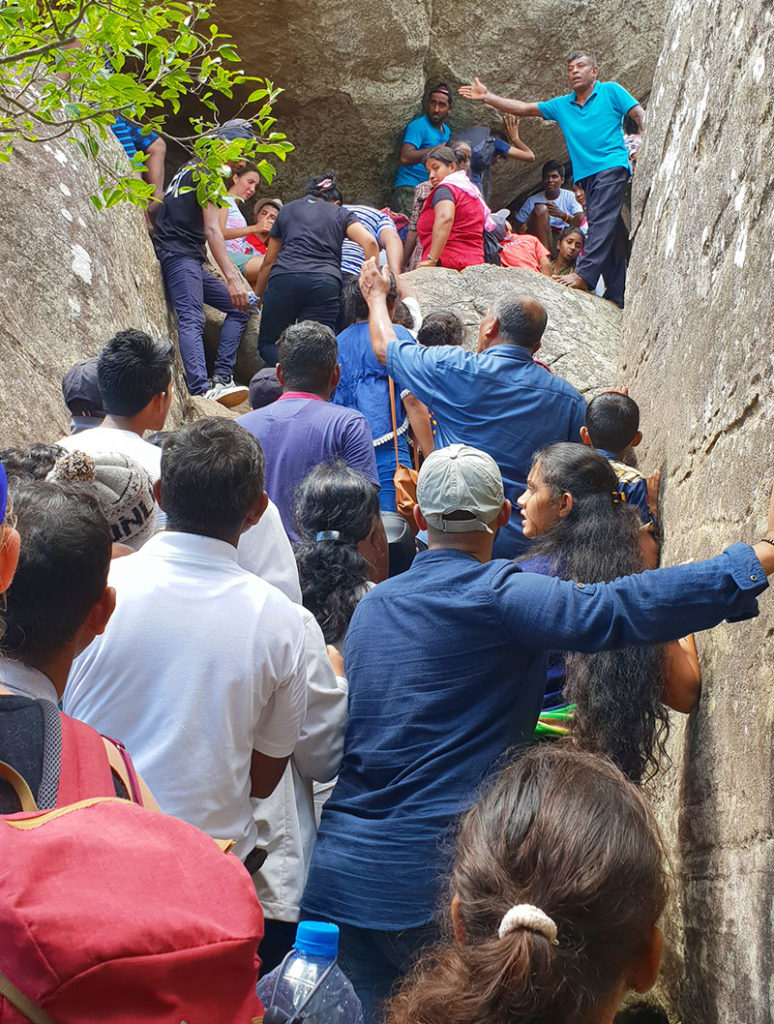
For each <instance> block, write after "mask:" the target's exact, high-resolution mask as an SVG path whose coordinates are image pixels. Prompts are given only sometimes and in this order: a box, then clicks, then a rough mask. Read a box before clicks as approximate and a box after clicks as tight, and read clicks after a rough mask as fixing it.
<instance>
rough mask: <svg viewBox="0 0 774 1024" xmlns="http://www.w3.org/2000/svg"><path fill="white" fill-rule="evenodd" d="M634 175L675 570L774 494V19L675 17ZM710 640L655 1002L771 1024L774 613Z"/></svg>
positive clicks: (638, 293) (772, 608) (633, 327)
mask: <svg viewBox="0 0 774 1024" xmlns="http://www.w3.org/2000/svg"><path fill="white" fill-rule="evenodd" d="M665 38H666V43H665V46H664V50H663V53H662V55H661V59H660V62H659V66H658V69H657V71H656V76H655V80H654V86H653V93H652V97H651V103H650V106H649V109H648V125H647V130H646V136H645V144H644V148H643V151H642V153H641V155H640V159H639V161H638V165H637V175H636V176H635V190H634V207H633V227H634V230H635V232H636V239H635V244H634V250H633V257H632V263H631V266H630V272H629V282H628V291H627V309H626V311H625V314H624V339H625V348H624V359H623V363H622V367H623V374H622V376H623V380H624V382H625V383H627V384H628V386H629V390H630V394H631V395H632V396H633V397H634V398H635V399H636V400H637V402H638V403H639V405H640V408H641V410H642V424H641V425H642V429H643V433H644V442H643V445H642V446H641V447H640V449H639V452H640V453H642V456H643V457H644V459H645V460H647V463H648V465H649V466H653V465H656V464H659V463H661V464H662V466H663V478H662V492H663V494H662V508H661V512H662V522H663V527H664V537H665V546H664V561H665V563H666V564H671V563H675V562H680V561H684V560H685V559H688V558H697V559H698V558H703V557H705V556H708V555H711V554H713V553H715V552H717V551H719V550H720V549H721V548H722V547H723V546H725V545H726V544H729V543H731V542H734V541H739V540H744V541H752V540H754V539H755V538H757V537H759V536H761V535H762V532H763V530H764V529H765V523H766V509H767V505H768V498H769V493H770V491H771V484H772V479H773V478H774V458H772V444H771V438H772V430H773V428H774V412H772V409H773V408H774V383H773V382H774V373H773V371H774V365H773V362H772V343H771V338H772V331H774V313H773V312H772V303H771V296H770V291H771V287H770V285H771V281H772V265H773V264H774V254H773V253H774V250H773V249H772V236H773V234H774V206H773V205H772V201H771V200H772V196H773V195H774V176H773V174H772V165H771V154H770V148H771V147H770V143H771V139H772V135H773V133H774V109H773V107H772V87H771V83H772V75H773V74H774V12H772V7H771V4H770V3H769V2H768V0H751V2H749V3H745V4H737V3H732V2H730V0H708V2H706V3H702V4H696V3H693V2H689V0H677V2H676V3H675V4H674V5H673V8H672V12H671V15H670V16H669V19H668V22H667V26H666V36H665ZM760 605H761V614H760V617H759V618H757V619H754V620H752V621H751V622H748V623H742V624H732V625H722V626H720V627H718V628H717V629H714V630H712V631H711V632H710V633H706V634H701V635H700V636H699V637H698V644H699V649H700V653H701V659H702V666H703V674H704V687H703V694H702V700H701V706H700V708H699V710H698V711H697V712H695V713H694V714H693V715H692V716H691V717H690V718H689V719H687V720H686V719H685V718H682V717H681V716H676V718H678V719H679V721H676V722H675V727H674V730H673V734H672V737H671V739H670V744H669V749H670V754H671V758H672V765H671V767H669V768H667V769H666V770H665V771H664V772H663V773H662V774H661V775H660V777H659V779H658V780H657V784H656V794H655V798H656V801H657V804H658V808H659V816H660V819H661V824H662V827H663V829H664V832H665V836H666V839H667V841H668V845H669V848H670V853H671V856H672V860H673V866H674V869H675V875H676V895H675V898H673V900H672V903H671V905H670V909H669V911H668V914H667V918H666V934H667V939H668V951H667V958H666V969H665V972H664V974H663V976H662V982H661V985H660V989H659V993H660V996H661V997H662V999H663V1002H664V1005H665V1007H666V1008H667V1009H668V1010H669V1012H670V1014H671V1015H672V1017H673V1019H674V1020H679V1021H681V1022H682V1024H729V1022H732V1021H733V1022H737V1021H739V1022H742V1021H744V1022H745V1024H764V1022H766V1024H769V1022H770V1021H771V1020H772V1019H774V949H773V945H774V944H773V942H772V907H773V906H774V841H773V840H772V830H773V829H774V820H773V815H772V782H773V781H774V779H773V770H772V768H773V766H772V724H773V721H774V702H773V701H772V697H771V690H772V680H773V679H774V644H773V643H772V639H771V638H772V635H773V634H774V602H772V599H771V597H770V596H768V595H763V597H762V598H761V601H760Z"/></svg>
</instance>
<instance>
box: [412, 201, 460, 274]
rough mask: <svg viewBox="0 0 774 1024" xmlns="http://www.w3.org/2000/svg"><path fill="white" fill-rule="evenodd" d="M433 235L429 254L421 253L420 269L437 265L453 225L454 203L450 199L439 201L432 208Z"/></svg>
mask: <svg viewBox="0 0 774 1024" xmlns="http://www.w3.org/2000/svg"><path fill="white" fill-rule="evenodd" d="M434 212H435V219H434V220H433V234H432V238H431V240H430V252H429V253H427V254H425V253H422V257H423V258H422V262H421V263H420V264H419V265H420V267H434V266H437V264H438V263H439V261H440V259H441V256H442V255H443V250H444V249H445V247H446V243H447V241H448V240H449V235H450V234H451V229H452V226H453V224H454V203H453V202H452V200H451V199H441V200H440V202H438V203H436V204H435V207H434Z"/></svg>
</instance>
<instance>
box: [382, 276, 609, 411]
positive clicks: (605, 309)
mask: <svg viewBox="0 0 774 1024" xmlns="http://www.w3.org/2000/svg"><path fill="white" fill-rule="evenodd" d="M402 280H405V281H406V283H407V284H409V285H410V286H411V287H412V288H413V290H414V291H415V292H416V293H417V297H418V298H419V303H420V306H421V307H422V312H423V313H433V312H439V311H449V312H452V313H456V314H457V316H458V317H459V318H460V320H462V322H463V323H464V324H465V329H466V330H465V347H466V348H468V349H470V350H471V351H475V348H476V340H477V338H478V326H479V324H480V323H481V320H482V319H483V317H484V315H485V314H486V312H487V310H488V309H489V307H490V306H491V304H492V303H493V302H494V301H495V299H499V298H501V297H502V296H505V295H517V294H526V295H531V296H532V297H533V298H535V299H538V300H539V301H540V302H542V303H543V305H544V306H545V308H546V312H547V313H548V326H547V327H546V331H545V334H544V335H543V342H542V345H541V348H540V350H539V351H538V353H537V358H538V359H541V360H542V361H543V362H544V363H547V364H548V365H549V366H550V367H551V370H552V372H553V373H556V374H558V375H559V376H560V377H564V378H565V379H566V380H568V381H569V382H570V383H571V384H572V385H574V386H575V387H576V388H577V389H578V390H579V391H580V392H581V394H583V395H587V396H588V397H589V398H591V397H593V395H595V394H597V393H598V392H599V391H602V390H604V389H605V388H609V387H611V386H612V385H613V384H615V383H616V373H617V368H618V362H619V360H620V356H621V318H622V314H621V311H620V310H619V309H618V308H617V306H614V305H613V304H612V303H610V302H606V301H605V300H604V299H599V298H597V297H596V296H594V295H588V294H586V293H584V292H577V291H572V290H571V289H569V288H565V287H564V285H561V284H558V283H557V282H556V281H552V280H551V279H550V278H547V277H544V276H543V275H542V274H538V273H537V272H536V271H534V270H522V269H515V268H513V267H494V266H490V265H488V264H483V265H482V266H480V267H468V268H467V270H463V271H462V272H461V273H458V272H457V271H456V270H447V269H444V268H443V267H423V268H422V269H421V270H414V271H412V272H411V273H410V274H404V275H403V277H402Z"/></svg>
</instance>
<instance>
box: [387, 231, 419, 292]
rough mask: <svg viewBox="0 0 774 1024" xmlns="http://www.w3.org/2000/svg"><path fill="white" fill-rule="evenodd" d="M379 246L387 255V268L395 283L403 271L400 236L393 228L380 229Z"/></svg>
mask: <svg viewBox="0 0 774 1024" xmlns="http://www.w3.org/2000/svg"><path fill="white" fill-rule="evenodd" d="M379 244H380V245H381V247H382V249H384V251H385V253H386V255H387V266H388V267H389V268H390V270H391V271H392V273H393V275H394V277H395V280H396V281H397V280H398V278H399V277H400V274H401V271H402V270H403V243H402V242H401V240H400V235H399V234H398V232H397V231H396V230H395V228H387V227H385V228H382V232H381V234H380V235H379ZM412 251H413V250H412ZM409 255H411V253H409ZM407 258H408V257H407Z"/></svg>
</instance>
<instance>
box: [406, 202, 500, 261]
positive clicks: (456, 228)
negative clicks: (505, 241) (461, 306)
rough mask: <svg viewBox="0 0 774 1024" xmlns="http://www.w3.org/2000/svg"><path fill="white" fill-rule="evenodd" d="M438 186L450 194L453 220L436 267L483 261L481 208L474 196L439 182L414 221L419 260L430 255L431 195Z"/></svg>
mask: <svg viewBox="0 0 774 1024" xmlns="http://www.w3.org/2000/svg"><path fill="white" fill-rule="evenodd" d="M439 188H447V189H449V191H450V192H451V193H452V195H453V196H454V223H453V224H452V229H451V232H450V234H449V238H448V239H447V242H446V245H445V246H444V249H443V252H442V253H441V260H440V263H439V266H441V267H449V268H451V269H452V270H464V269H465V267H473V266H477V265H478V264H479V263H483V262H484V208H483V206H482V205H481V201H480V200H479V199H477V198H476V197H475V196H469V195H468V194H467V192H463V191H462V189H460V188H457V186H456V185H446V184H444V182H441V183H440V185H437V186H436V188H434V189H433V191H432V192H431V193H430V195H429V196H428V197H427V199H426V201H425V205H424V206H423V207H422V212H421V213H420V215H419V220H418V221H417V234H418V235H419V242H420V244H421V246H422V257H423V259H424V258H426V257H427V256H429V255H430V243H431V242H432V238H433V223H434V221H435V208H434V206H433V196H434V195H435V193H436V191H437V190H438V189H439Z"/></svg>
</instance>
